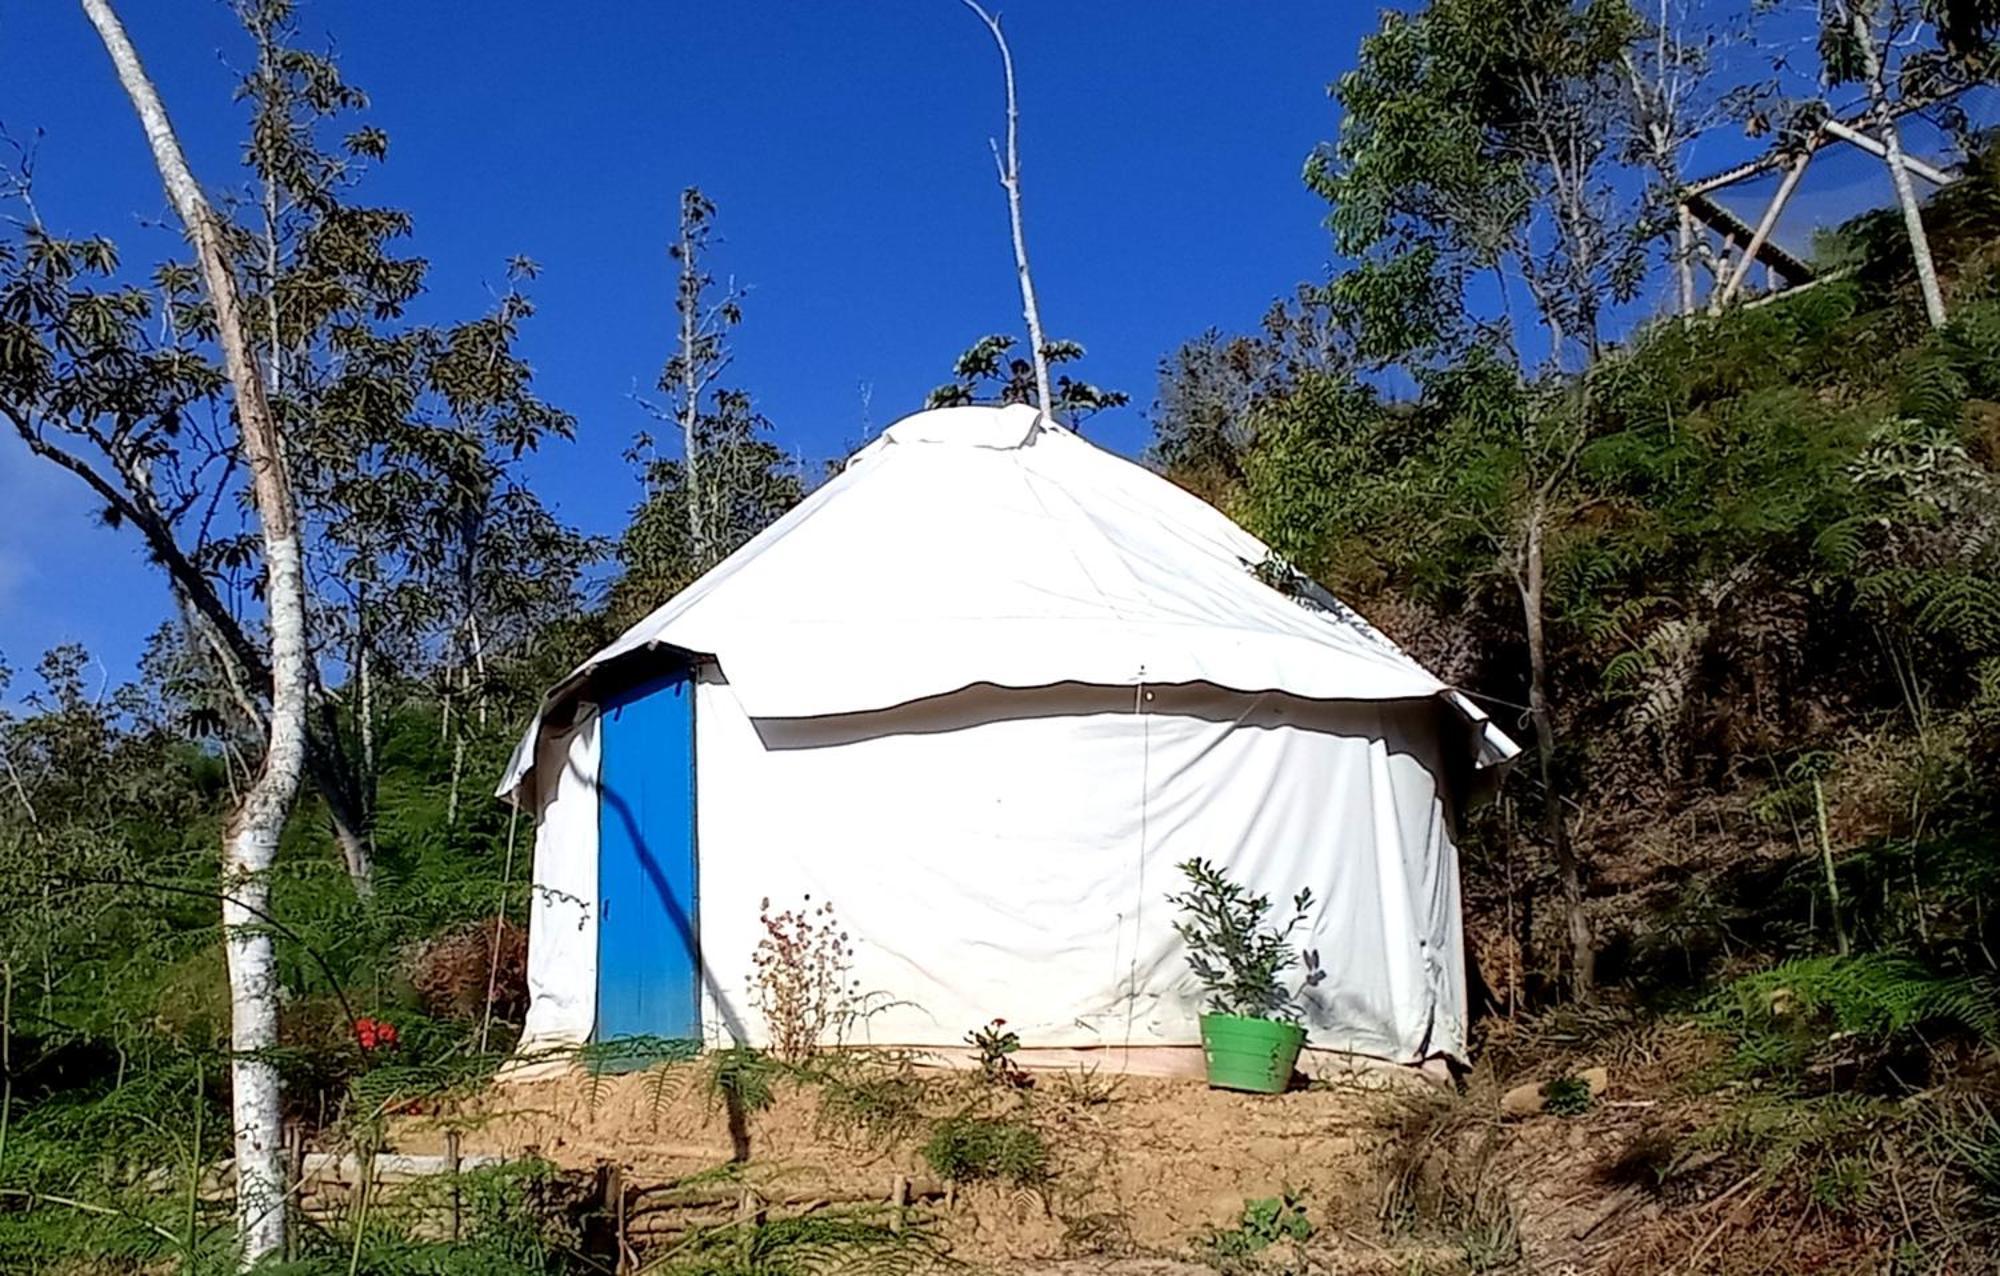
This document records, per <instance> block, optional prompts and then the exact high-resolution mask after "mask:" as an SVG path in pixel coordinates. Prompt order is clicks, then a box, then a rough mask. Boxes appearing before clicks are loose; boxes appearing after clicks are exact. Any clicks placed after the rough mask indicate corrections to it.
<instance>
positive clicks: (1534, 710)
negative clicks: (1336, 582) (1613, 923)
mask: <svg viewBox="0 0 2000 1276" xmlns="http://www.w3.org/2000/svg"><path fill="white" fill-rule="evenodd" d="M1547 522H1548V505H1547V500H1546V498H1545V497H1542V496H1537V497H1536V498H1535V501H1534V503H1533V505H1532V506H1531V507H1530V508H1529V511H1528V525H1527V527H1526V528H1525V529H1524V540H1525V544H1524V546H1523V549H1522V555H1521V557H1522V570H1521V577H1520V582H1519V583H1520V590H1521V616H1522V623H1523V626H1524V627H1525V628H1526V630H1527V636H1528V716H1529V718H1530V719H1531V720H1532V721H1533V722H1534V726H1535V752H1536V754H1537V756H1538V759H1539V766H1540V770H1541V778H1542V803H1543V819H1544V820H1545V821H1546V824H1547V836H1548V839H1549V846H1550V848H1551V849H1552V850H1553V851H1554V852H1555V857H1556V871H1557V873H1558V874H1559V875H1560V877H1561V879H1562V893H1563V920H1564V922H1565V924H1566V925H1567V927H1568V930H1569V949H1570V951H1569V958H1570V970H1569V975H1570V993H1571V995H1572V996H1574V997H1575V998H1576V999H1577V1000H1578V1001H1582V1002H1588V1001H1592V1000H1594V999H1595V998H1596V995H1597V976H1596V964H1597V954H1596V948H1595V945H1594V943H1593V942H1592V939H1591V934H1590V918H1589V916H1588V915H1587V914H1586V913H1585V912H1584V908H1583V866H1582V864H1581V863H1579V862H1578V860H1577V857H1576V848H1575V847H1574V846H1572V845H1571V844H1570V840H1569V827H1568V821H1567V820H1566V819H1565V818H1564V816H1563V808H1562V793H1561V790H1559V789H1558V788H1557V787H1556V771H1555V748H1556V735H1555V716H1554V714H1553V713H1552V712H1551V711H1550V709H1549V670H1548V640H1547V637H1546V635H1545V634H1544V632H1543V605H1544V591H1543V581H1542V537H1543V534H1544V527H1545V525H1546V524H1547Z"/></svg>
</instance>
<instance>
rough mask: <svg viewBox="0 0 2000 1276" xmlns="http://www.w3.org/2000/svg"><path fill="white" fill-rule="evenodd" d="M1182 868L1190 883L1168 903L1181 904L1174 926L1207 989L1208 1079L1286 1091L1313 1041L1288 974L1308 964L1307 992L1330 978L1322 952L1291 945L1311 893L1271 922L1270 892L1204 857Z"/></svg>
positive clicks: (1204, 1043)
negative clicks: (1253, 889)
mask: <svg viewBox="0 0 2000 1276" xmlns="http://www.w3.org/2000/svg"><path fill="white" fill-rule="evenodd" d="M1180 869H1181V872H1182V873H1183V874H1184V875H1185V876H1186V877H1187V881H1188V886H1187V889H1186V890H1185V891H1183V892H1181V893H1180V894H1178V895H1169V896H1167V902H1168V903H1170V904H1172V905H1173V906H1174V907H1176V908H1178V909H1180V910H1181V913H1182V918H1181V920H1180V921H1177V922H1175V923H1174V930H1175V931H1177V932H1178V933H1179V934H1180V937H1181V939H1182V940H1183V941H1185V942H1186V944H1187V949H1188V967H1189V969H1191V970H1193V971H1194V975H1195V978H1196V979H1198V980H1200V981H1201V986H1202V991H1203V992H1205V993H1207V994H1208V1011H1207V1013H1205V1014H1203V1015H1202V1017H1201V1048H1202V1053H1203V1055H1204V1056H1205V1057H1206V1059H1207V1061H1208V1084H1209V1085H1210V1086H1213V1087H1215V1088H1217V1089H1223V1090H1249V1091H1252V1092H1254V1093H1258V1094H1277V1093H1280V1092H1281V1091H1283V1090H1284V1088H1285V1087H1286V1086H1287V1085H1288V1084H1290V1082H1291V1079H1292V1065H1293V1064H1295V1063H1297V1062H1298V1058H1299V1049H1300V1048H1301V1047H1302V1046H1304V1045H1305V1040H1306V1033H1305V1029H1304V1028H1302V1027H1300V1026H1299V1022H1298V1020H1299V1006H1298V998H1297V996H1296V995H1295V994H1293V993H1292V992H1289V991H1287V989H1286V987H1285V985H1284V983H1283V982H1282V976H1283V975H1284V974H1285V972H1286V971H1288V970H1290V969H1291V968H1292V967H1294V966H1298V967H1300V968H1301V969H1303V970H1304V972H1305V974H1304V977H1303V978H1302V979H1301V980H1300V989H1301V991H1303V990H1304V989H1306V988H1310V987H1312V986H1313V985H1315V984H1317V983H1319V982H1320V980H1322V979H1324V978H1325V977H1326V972H1325V971H1323V970H1321V969H1320V965H1319V954H1318V953H1316V952H1313V951H1311V950H1308V951H1306V952H1305V953H1300V952H1299V951H1298V950H1297V949H1296V948H1295V947H1293V945H1292V934H1293V932H1294V931H1296V930H1297V929H1298V928H1299V927H1300V926H1302V925H1304V924H1305V920H1306V916H1307V914H1308V912H1309V911H1310V910H1311V908H1312V892H1311V891H1310V890H1302V891H1300V892H1299V893H1298V894H1297V895H1295V896H1293V897H1292V918H1291V920H1290V921H1288V922H1286V923H1285V925H1284V926H1283V927H1279V926H1277V925H1275V924H1273V923H1271V922H1268V921H1267V920H1266V919H1267V918H1268V917H1269V916H1270V913H1271V899H1270V897H1269V896H1267V895H1253V894H1251V893H1250V892H1249V891H1247V890H1245V889H1244V888H1243V887H1241V886H1239V885H1237V884H1236V883H1235V882H1232V881H1230V880H1229V877H1228V875H1227V874H1225V873H1223V872H1222V870H1221V869H1219V868H1217V867H1215V866H1214V865H1213V864H1210V863H1209V862H1208V861H1207V860H1204V859H1191V860H1189V861H1187V862H1186V863H1185V864H1182V865H1181V866H1180Z"/></svg>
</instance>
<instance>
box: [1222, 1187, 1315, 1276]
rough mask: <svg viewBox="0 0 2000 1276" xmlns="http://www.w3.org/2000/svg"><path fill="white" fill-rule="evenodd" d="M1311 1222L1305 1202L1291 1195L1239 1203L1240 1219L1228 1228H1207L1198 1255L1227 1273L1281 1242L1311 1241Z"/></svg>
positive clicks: (1289, 1193)
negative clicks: (1241, 1207)
mask: <svg viewBox="0 0 2000 1276" xmlns="http://www.w3.org/2000/svg"><path fill="white" fill-rule="evenodd" d="M1312 1236H1313V1224H1312V1219H1311V1218H1310V1217H1308V1216H1307V1214H1306V1207H1305V1201H1304V1200H1303V1199H1302V1198H1301V1197H1299V1196H1297V1195H1294V1194H1293V1193H1291V1192H1286V1193H1285V1194H1284V1195H1282V1196H1265V1197H1259V1198H1257V1199H1255V1200H1246V1201H1244V1202H1243V1216H1242V1218H1241V1219H1240V1220H1239V1221H1238V1222H1237V1224H1236V1226H1234V1227H1231V1228H1227V1229H1224V1228H1211V1229H1210V1230H1209V1233H1208V1235H1206V1236H1204V1237H1203V1238H1202V1240H1201V1244H1200V1249H1201V1253H1202V1256H1203V1257H1204V1258H1205V1259H1207V1260H1208V1262H1209V1263H1211V1264H1212V1265H1214V1266H1215V1267H1217V1268H1220V1269H1222V1270H1225V1271H1228V1270H1233V1269H1234V1268H1236V1267H1238V1266H1240V1265H1241V1264H1242V1260H1243V1259H1246V1258H1248V1257H1250V1256H1251V1255H1253V1254H1258V1253H1261V1252H1263V1251H1264V1250H1266V1249H1269V1248H1270V1247H1271V1246H1273V1245H1276V1244H1278V1243H1279V1242H1281V1241H1289V1242H1291V1243H1292V1244H1294V1245H1303V1244H1304V1243H1305V1242H1307V1241H1309V1240H1311V1239H1312Z"/></svg>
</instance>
